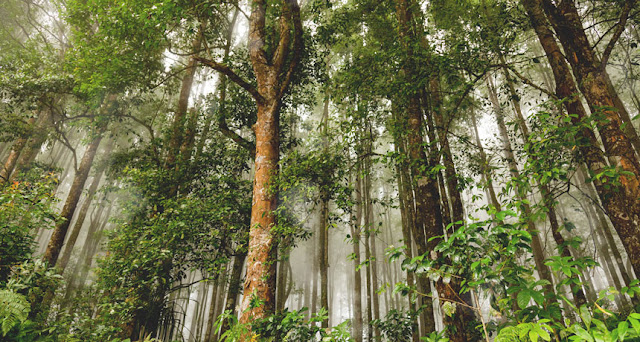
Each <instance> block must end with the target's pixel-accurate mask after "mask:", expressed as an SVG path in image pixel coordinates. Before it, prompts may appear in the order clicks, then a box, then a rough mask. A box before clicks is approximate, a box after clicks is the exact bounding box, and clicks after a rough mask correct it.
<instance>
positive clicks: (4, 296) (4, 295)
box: [0, 290, 31, 336]
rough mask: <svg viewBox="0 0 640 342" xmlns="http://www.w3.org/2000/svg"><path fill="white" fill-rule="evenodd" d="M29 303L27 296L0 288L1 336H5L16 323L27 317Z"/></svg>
mask: <svg viewBox="0 0 640 342" xmlns="http://www.w3.org/2000/svg"><path fill="white" fill-rule="evenodd" d="M30 310H31V305H30V304H29V301H28V300H27V298H26V297H25V296H23V295H21V294H19V293H16V292H13V291H10V290H0V326H1V329H2V336H7V334H8V333H9V331H11V329H13V327H15V326H16V325H20V324H22V323H24V322H25V321H26V320H27V318H28V317H29V311H30Z"/></svg>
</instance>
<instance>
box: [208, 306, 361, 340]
mask: <svg viewBox="0 0 640 342" xmlns="http://www.w3.org/2000/svg"><path fill="white" fill-rule="evenodd" d="M306 311H307V308H302V309H300V310H296V311H288V309H285V310H284V311H282V312H278V313H276V314H273V315H270V316H268V317H265V318H261V319H258V320H255V321H252V322H251V323H250V324H240V323H238V322H237V319H236V318H235V317H234V316H231V315H230V313H229V312H225V313H224V314H223V315H221V316H220V317H218V320H217V323H216V327H217V328H216V330H218V329H220V327H221V326H222V322H223V321H225V320H228V321H229V322H230V323H231V328H230V329H229V330H227V331H226V332H225V333H224V334H222V336H221V340H222V341H225V342H236V341H240V340H242V338H243V337H244V336H246V335H247V334H249V332H251V334H252V336H253V337H252V339H251V340H252V341H260V342H270V341H283V342H284V341H291V342H293V341H313V340H314V339H316V338H318V337H319V340H320V341H323V342H351V341H352V339H351V337H350V336H349V333H348V325H347V322H343V323H341V324H339V325H337V326H335V327H333V328H332V330H331V331H326V330H325V329H323V328H321V327H320V326H319V323H321V322H322V321H324V320H327V319H328V318H329V316H328V315H327V314H328V313H327V311H326V310H325V309H320V311H319V312H318V313H316V314H315V315H314V316H313V317H311V318H310V319H307V318H306V317H307V316H308V314H307V313H306Z"/></svg>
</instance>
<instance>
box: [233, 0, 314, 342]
mask: <svg viewBox="0 0 640 342" xmlns="http://www.w3.org/2000/svg"><path fill="white" fill-rule="evenodd" d="M266 13H267V3H266V1H265V0H253V1H252V11H251V17H250V19H249V56H250V60H251V64H252V66H253V71H254V74H255V76H256V81H257V89H256V88H253V87H252V86H250V85H248V84H246V83H243V82H240V83H242V84H244V87H245V89H250V92H251V94H252V95H253V96H254V98H255V100H256V103H257V107H258V119H257V122H256V124H255V125H254V132H255V135H256V154H255V155H256V158H255V175H254V183H253V203H252V207H251V227H250V231H249V249H248V255H247V275H246V280H245V286H244V295H243V299H242V305H241V311H242V315H241V317H240V322H241V323H249V322H251V321H252V320H254V319H258V318H263V317H266V316H268V315H270V314H271V313H272V312H273V309H274V304H275V303H274V301H275V291H274V290H275V266H276V250H277V248H276V247H277V241H276V239H275V237H274V235H273V233H272V232H271V229H272V228H273V227H274V226H275V224H276V220H275V215H274V211H275V209H276V199H277V192H275V191H273V190H272V189H271V187H272V185H273V181H274V180H275V176H276V174H277V171H278V158H279V153H280V148H279V146H280V142H279V136H278V131H279V122H280V100H281V98H282V96H283V95H284V92H285V91H286V89H287V87H288V86H289V83H290V81H291V74H292V73H293V70H294V68H295V66H296V64H297V62H298V59H299V58H300V51H301V48H302V22H301V20H300V8H299V7H298V4H297V2H296V1H295V0H289V1H284V2H283V3H282V13H281V16H280V32H279V33H280V37H279V42H278V43H277V46H276V49H275V51H274V53H273V56H271V57H268V56H267V52H266V51H265V50H264V47H265V41H266V33H265V21H266V18H265V16H266ZM292 33H293V37H292ZM289 55H290V58H289V60H288V61H287V57H288V56H289ZM282 75H284V76H282ZM236 82H237V81H236ZM255 300H259V301H260V303H261V305H258V306H253V305H251V303H252V302H255ZM250 337H251V336H244V337H243V340H244V339H249V338H250Z"/></svg>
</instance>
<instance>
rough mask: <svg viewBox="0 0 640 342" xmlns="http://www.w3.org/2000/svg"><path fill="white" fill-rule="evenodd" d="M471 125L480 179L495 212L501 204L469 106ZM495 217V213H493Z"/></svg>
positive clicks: (472, 112) (472, 110) (472, 111)
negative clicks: (476, 150)
mask: <svg viewBox="0 0 640 342" xmlns="http://www.w3.org/2000/svg"><path fill="white" fill-rule="evenodd" d="M471 125H472V126H473V136H474V137H475V141H476V147H477V148H478V155H479V157H480V172H481V174H482V180H483V182H484V184H485V189H486V190H487V194H488V199H487V203H488V206H493V207H494V209H495V210H496V212H500V211H502V206H501V205H500V201H499V200H498V196H496V191H495V189H494V188H493V177H492V176H491V167H490V166H489V160H488V159H487V153H486V152H485V151H484V147H483V146H482V141H481V140H480V134H479V133H478V124H477V120H476V114H475V110H474V109H473V108H471ZM493 218H494V219H495V214H494V215H493Z"/></svg>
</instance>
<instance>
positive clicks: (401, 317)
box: [371, 310, 417, 342]
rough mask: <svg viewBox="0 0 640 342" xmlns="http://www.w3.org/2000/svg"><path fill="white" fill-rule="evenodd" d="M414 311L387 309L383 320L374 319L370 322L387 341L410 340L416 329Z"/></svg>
mask: <svg viewBox="0 0 640 342" xmlns="http://www.w3.org/2000/svg"><path fill="white" fill-rule="evenodd" d="M416 317H417V314H416V313H415V312H405V311H399V310H389V312H387V315H386V316H385V319H384V320H374V321H373V322H371V324H372V325H373V326H374V327H376V328H377V329H380V332H381V333H382V334H383V335H384V336H385V338H386V339H387V341H399V342H400V341H411V338H412V335H413V332H414V331H415V330H416V329H417V326H416Z"/></svg>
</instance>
